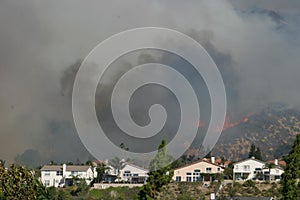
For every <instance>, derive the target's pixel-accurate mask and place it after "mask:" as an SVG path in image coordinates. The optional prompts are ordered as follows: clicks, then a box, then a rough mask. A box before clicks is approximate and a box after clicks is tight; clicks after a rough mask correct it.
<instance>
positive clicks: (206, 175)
mask: <svg viewBox="0 0 300 200" xmlns="http://www.w3.org/2000/svg"><path fill="white" fill-rule="evenodd" d="M211 161H212V162H208V161H206V160H203V159H202V160H199V161H196V162H194V163H191V164H189V165H186V166H184V167H180V168H177V169H175V170H174V176H173V180H174V181H176V182H200V181H212V180H213V177H212V175H213V174H220V173H222V172H223V171H224V168H223V167H221V166H219V165H217V164H215V163H214V158H212V159H211Z"/></svg>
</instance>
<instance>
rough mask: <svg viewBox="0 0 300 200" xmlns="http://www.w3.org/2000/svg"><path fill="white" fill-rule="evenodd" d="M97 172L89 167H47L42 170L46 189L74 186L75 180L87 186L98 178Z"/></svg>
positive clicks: (42, 178) (42, 179)
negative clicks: (83, 182) (81, 181)
mask: <svg viewBox="0 0 300 200" xmlns="http://www.w3.org/2000/svg"><path fill="white" fill-rule="evenodd" d="M96 173H97V172H96V170H94V169H92V167H91V166H88V165H66V164H63V165H45V166H43V167H42V168H41V182H42V183H43V185H45V186H46V187H50V186H54V187H63V186H68V185H72V184H73V180H74V179H75V178H79V179H84V180H85V181H86V183H87V184H90V182H91V181H92V180H93V179H94V178H95V177H96V176H97V174H96Z"/></svg>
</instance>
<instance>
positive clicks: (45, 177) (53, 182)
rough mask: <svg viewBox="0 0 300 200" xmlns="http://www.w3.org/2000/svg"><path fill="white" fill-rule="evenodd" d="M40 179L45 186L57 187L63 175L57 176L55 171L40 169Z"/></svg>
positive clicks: (61, 181)
mask: <svg viewBox="0 0 300 200" xmlns="http://www.w3.org/2000/svg"><path fill="white" fill-rule="evenodd" d="M41 181H42V184H43V185H45V186H47V187H50V186H54V187H58V186H59V184H61V183H63V176H57V175H56V171H42V172H41Z"/></svg>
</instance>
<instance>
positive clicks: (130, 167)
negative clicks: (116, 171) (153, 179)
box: [120, 164, 149, 181]
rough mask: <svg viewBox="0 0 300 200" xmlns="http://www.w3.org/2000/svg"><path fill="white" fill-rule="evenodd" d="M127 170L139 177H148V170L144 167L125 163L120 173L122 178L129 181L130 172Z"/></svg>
mask: <svg viewBox="0 0 300 200" xmlns="http://www.w3.org/2000/svg"><path fill="white" fill-rule="evenodd" d="M125 172H130V174H131V176H133V177H134V176H137V177H148V172H149V171H148V170H145V169H142V168H138V167H135V166H133V165H128V164H127V165H125V167H124V168H123V169H122V170H120V175H121V180H123V181H128V180H129V176H128V173H125Z"/></svg>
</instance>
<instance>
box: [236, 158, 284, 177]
mask: <svg viewBox="0 0 300 200" xmlns="http://www.w3.org/2000/svg"><path fill="white" fill-rule="evenodd" d="M274 163H275V167H272V168H268V167H267V163H265V162H263V161H260V160H257V159H255V158H254V157H252V158H249V159H246V160H243V161H240V162H237V163H235V164H234V168H233V180H242V179H245V180H250V179H253V180H267V181H269V180H270V181H275V180H280V178H281V174H282V173H283V172H284V170H283V169H282V168H280V167H279V166H277V165H278V164H277V163H278V161H277V160H275V162H274Z"/></svg>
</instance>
